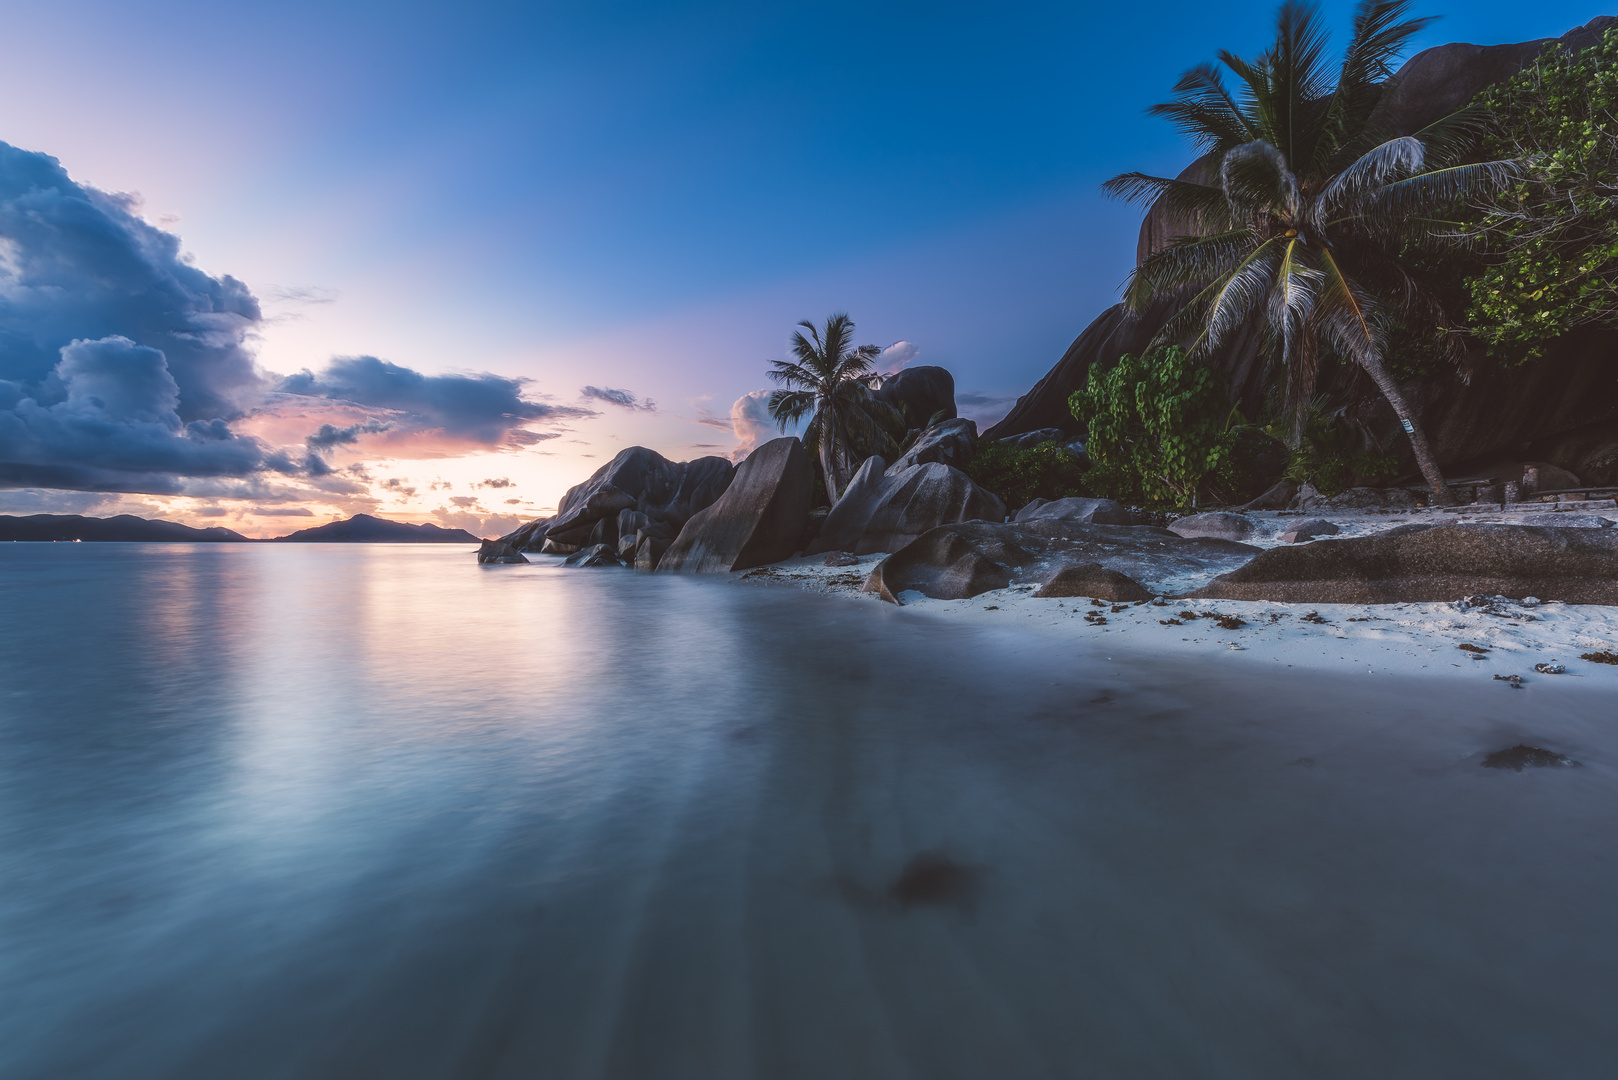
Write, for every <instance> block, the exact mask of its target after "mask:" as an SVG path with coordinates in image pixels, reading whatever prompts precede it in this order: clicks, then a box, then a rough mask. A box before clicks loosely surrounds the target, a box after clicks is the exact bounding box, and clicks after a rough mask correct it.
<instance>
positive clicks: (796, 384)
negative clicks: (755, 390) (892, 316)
mask: <svg viewBox="0 0 1618 1080" xmlns="http://www.w3.org/2000/svg"><path fill="white" fill-rule="evenodd" d="M798 325H799V326H801V327H803V329H804V330H807V331H809V336H808V337H805V336H804V335H803V332H802V331H799V330H794V331H793V332H792V355H793V356H795V357H797V360H796V361H792V360H772V361H770V364H771V366H772V368H773V370H771V371H770V372H769V373H768V374H769V376H770V378H772V379H774V380H775V381H776V382H778V383H781V384H782V385H783V386H785V387H786V388H787V389H784V390H777V391H775V392H774V393H772V394H771V395H770V400H769V409H770V415H771V416H772V417H774V418H775V422H776V423H777V424H779V425H780V426H781V429H782V430H783V431H784V430H785V429H786V428H787V427H788V426H790V425H792V424H795V423H797V422H798V421H800V420H802V419H803V418H804V417H805V416H808V417H809V424H808V426H807V427H806V428H805V429H804V433H803V441H804V445H805V446H806V447H807V448H808V450H809V452H810V453H811V454H818V455H819V456H820V469H821V472H823V473H824V474H825V476H826V494H827V495H828V496H829V497H830V498H831V501H832V502H834V503H835V502H836V501H837V491H838V488H839V487H840V482H841V477H842V476H844V475H847V474H849V473H852V471H853V466H854V465H856V464H858V463H857V462H855V461H854V460H853V459H854V457H855V455H856V454H858V453H859V452H860V450H861V449H862V448H864V447H868V446H870V445H872V444H880V443H883V442H885V440H886V434H885V432H884V431H883V429H882V426H881V424H879V423H878V421H877V420H876V418H875V417H873V416H872V412H873V411H874V410H873V406H874V405H875V404H876V402H875V401H874V400H873V399H872V397H871V389H872V387H874V386H876V385H877V384H878V383H879V382H880V381H881V378H882V377H881V376H880V375H878V374H877V373H876V372H874V371H872V370H871V369H872V367H873V365H874V364H875V363H876V358H877V354H878V353H880V352H881V351H882V350H881V349H880V348H878V347H877V346H875V345H857V346H856V345H854V344H853V340H854V322H853V320H852V319H850V318H849V317H848V316H847V315H832V316H829V317H828V318H827V319H826V328H825V329H824V330H821V329H819V328H817V327H816V326H815V324H814V323H812V322H810V321H809V320H807V319H805V320H804V321H802V322H800V323H799V324H798Z"/></svg>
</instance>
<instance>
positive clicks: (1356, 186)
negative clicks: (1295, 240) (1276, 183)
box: [1313, 135, 1427, 228]
mask: <svg viewBox="0 0 1618 1080" xmlns="http://www.w3.org/2000/svg"><path fill="white" fill-rule="evenodd" d="M1426 160H1427V148H1426V147H1425V146H1424V145H1423V144H1422V142H1421V140H1420V139H1417V138H1415V137H1414V136H1408V135H1407V136H1405V137H1404V138H1402V139H1389V140H1388V141H1387V142H1385V143H1382V144H1381V145H1380V146H1376V147H1373V148H1372V149H1371V150H1369V151H1367V152H1366V153H1364V154H1362V155H1361V156H1360V158H1359V160H1357V161H1355V162H1354V163H1353V164H1352V165H1350V166H1348V167H1347V168H1345V169H1344V170H1343V171H1342V172H1340V173H1338V174H1337V175H1336V176H1334V177H1332V179H1331V182H1330V183H1328V184H1327V185H1326V186H1325V188H1324V189H1322V191H1321V192H1320V194H1319V196H1317V197H1316V199H1315V201H1314V211H1315V212H1314V214H1313V216H1314V217H1315V227H1316V228H1319V227H1320V226H1321V225H1322V224H1323V223H1324V221H1325V220H1326V219H1327V216H1328V215H1331V214H1334V213H1336V211H1337V210H1338V209H1339V208H1341V207H1342V206H1343V204H1344V203H1347V202H1351V201H1353V200H1356V199H1359V198H1362V197H1363V196H1365V195H1366V194H1367V193H1369V192H1372V191H1375V190H1377V189H1379V188H1381V187H1383V186H1384V185H1386V184H1388V183H1390V182H1392V181H1394V180H1399V179H1402V178H1404V177H1407V176H1409V175H1411V174H1412V173H1416V172H1419V171H1420V170H1421V168H1422V165H1423V164H1424V163H1425V162H1426Z"/></svg>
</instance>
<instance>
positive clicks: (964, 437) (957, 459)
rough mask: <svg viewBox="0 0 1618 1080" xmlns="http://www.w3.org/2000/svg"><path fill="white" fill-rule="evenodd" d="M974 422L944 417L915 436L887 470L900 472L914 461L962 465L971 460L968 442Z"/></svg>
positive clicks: (975, 429)
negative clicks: (940, 421) (944, 418)
mask: <svg viewBox="0 0 1618 1080" xmlns="http://www.w3.org/2000/svg"><path fill="white" fill-rule="evenodd" d="M977 437H978V426H977V424H975V423H973V422H972V421H971V420H945V421H943V422H942V423H938V424H934V425H933V426H932V427H930V428H928V429H927V430H926V431H923V432H922V433H921V434H920V435H918V436H916V441H915V443H913V444H912V445H911V447H910V449H908V450H906V451H905V452H904V453H903V454H902V455H900V457H899V460H898V461H895V462H894V463H893V468H892V469H890V470H889V471H890V472H901V471H903V470H905V469H908V468H910V467H912V466H914V465H925V464H927V463H928V462H931V461H936V462H940V463H941V464H944V465H951V466H953V467H955V468H957V469H964V468H966V466H967V465H968V463H970V462H971V460H972V443H973V442H975V441H976V440H977Z"/></svg>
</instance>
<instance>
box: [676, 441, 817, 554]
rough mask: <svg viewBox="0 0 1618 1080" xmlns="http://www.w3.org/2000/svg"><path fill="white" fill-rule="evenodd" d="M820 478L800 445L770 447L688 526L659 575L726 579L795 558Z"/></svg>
mask: <svg viewBox="0 0 1618 1080" xmlns="http://www.w3.org/2000/svg"><path fill="white" fill-rule="evenodd" d="M814 475H815V474H814V467H813V466H812V465H811V464H810V462H809V455H808V454H807V453H806V452H805V451H804V448H803V444H802V443H800V442H799V441H798V440H797V439H795V438H791V437H790V436H789V437H787V438H784V439H774V440H772V441H770V442H767V443H765V444H764V445H763V446H761V447H759V448H758V449H757V450H754V451H753V452H752V453H751V454H749V455H748V456H747V460H746V461H743V462H742V463H741V465H740V466H738V467H737V469H736V475H735V477H734V479H732V480H731V482H730V486H729V487H727V488H726V489H725V493H724V494H723V495H721V496H720V497H719V498H718V499H717V500H716V501H715V502H714V503H713V504H712V505H710V506H708V507H706V508H704V509H702V510H700V511H698V512H697V513H695V514H693V515H692V516H691V519H690V520H689V521H687V522H686V523H685V527H684V528H682V529H681V530H680V534H679V536H677V537H676V538H675V540H674V543H673V544H672V545H671V546H670V547H669V549H668V551H666V552H665V553H664V554H663V557H662V559H661V560H659V561H658V563H657V572H658V573H674V574H679V573H684V574H712V573H725V572H728V571H731V570H747V569H750V568H752V567H755V566H763V565H764V564H766V563H772V562H779V561H781V560H782V559H785V558H789V557H790V556H791V555H792V554H793V553H794V552H795V551H796V550H797V545H798V541H799V538H800V537H801V536H802V535H803V529H804V524H805V523H806V522H807V521H808V520H809V497H810V493H811V490H812V488H813V486H814Z"/></svg>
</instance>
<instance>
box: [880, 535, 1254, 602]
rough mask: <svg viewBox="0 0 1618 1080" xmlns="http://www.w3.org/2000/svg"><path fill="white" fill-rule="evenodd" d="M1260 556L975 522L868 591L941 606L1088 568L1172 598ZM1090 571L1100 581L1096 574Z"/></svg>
mask: <svg viewBox="0 0 1618 1080" xmlns="http://www.w3.org/2000/svg"><path fill="white" fill-rule="evenodd" d="M1258 550H1259V549H1258V548H1255V547H1251V546H1249V545H1247V544H1237V543H1232V542H1230V541H1228V540H1211V539H1194V540H1187V539H1185V538H1183V537H1179V536H1175V535H1174V534H1173V533H1171V532H1169V531H1168V530H1167V529H1157V528H1153V527H1151V526H1144V525H1136V526H1126V525H1086V524H1080V523H1075V522H1070V521H1063V520H1059V519H1046V520H1036V521H1030V522H1027V523H1024V524H1020V525H1019V524H1015V523H999V524H995V523H991V522H984V521H971V522H965V523H963V524H959V525H943V526H940V527H939V528H936V529H932V530H930V531H928V532H926V533H923V534H922V535H921V536H918V537H917V538H916V539H915V540H914V541H913V542H911V543H910V544H907V545H906V546H905V547H903V548H901V549H899V550H898V551H896V552H894V553H893V554H892V555H889V556H888V557H887V558H886V559H883V560H882V561H881V562H880V563H878V564H877V565H876V567H875V568H874V569H873V570H872V571H871V575H870V577H869V578H867V579H866V582H865V591H866V592H872V593H876V594H877V595H878V596H880V597H882V599H884V600H887V601H889V602H891V603H895V604H897V603H900V602H901V601H900V595H901V594H902V593H904V592H906V591H908V590H915V591H918V592H920V593H922V594H923V595H925V596H929V597H932V598H934V599H938V600H963V599H966V598H968V597H971V596H976V595H977V594H978V593H981V592H987V591H988V590H990V589H999V588H1005V587H1006V586H1007V585H1009V584H1017V583H1022V582H1027V583H1030V584H1036V583H1037V584H1040V585H1044V584H1046V583H1047V582H1049V581H1050V580H1051V579H1052V578H1053V577H1055V576H1056V575H1057V574H1058V573H1059V572H1060V571H1061V570H1062V569H1063V568H1064V567H1067V566H1081V565H1083V564H1087V563H1088V564H1098V565H1100V566H1101V567H1102V568H1103V569H1106V570H1110V571H1113V572H1115V573H1117V574H1119V575H1122V576H1124V577H1127V578H1130V579H1132V580H1133V581H1135V582H1136V583H1138V584H1139V585H1140V587H1141V588H1142V589H1144V590H1148V591H1151V590H1156V591H1158V592H1169V591H1175V589H1174V588H1173V586H1174V585H1175V584H1176V583H1177V582H1179V581H1183V580H1184V579H1186V578H1187V576H1200V577H1202V578H1203V579H1204V580H1205V579H1206V576H1207V575H1209V574H1211V573H1217V572H1219V571H1221V570H1225V569H1230V568H1234V567H1236V566H1240V565H1241V564H1242V563H1244V562H1246V561H1247V560H1248V559H1251V558H1253V557H1254V556H1255V555H1256V554H1257V553H1258ZM1085 573H1086V575H1088V576H1089V580H1092V581H1094V580H1096V579H1095V578H1094V576H1093V572H1092V571H1086V572H1085ZM1115 584H1116V582H1115ZM1120 587H1121V586H1120ZM1180 587H1182V588H1183V586H1180Z"/></svg>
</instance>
